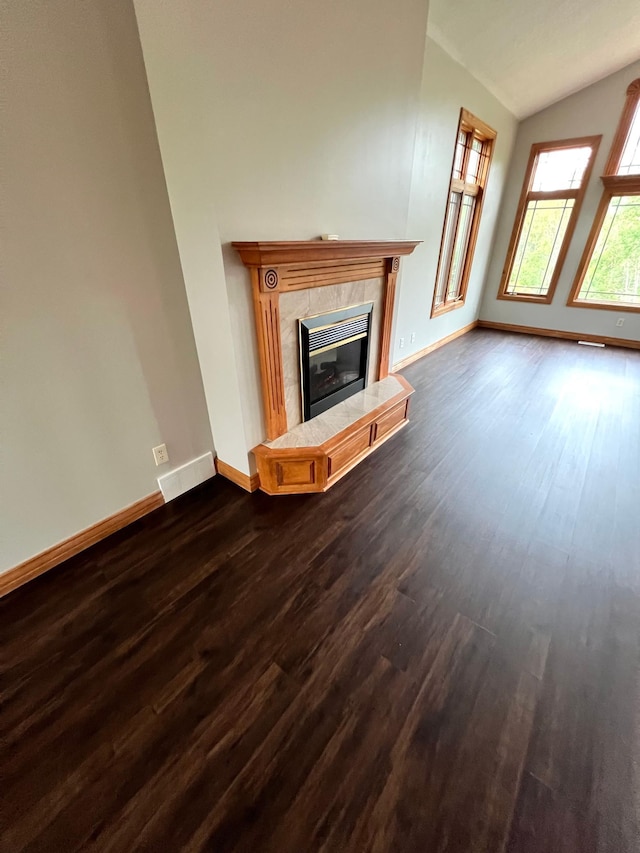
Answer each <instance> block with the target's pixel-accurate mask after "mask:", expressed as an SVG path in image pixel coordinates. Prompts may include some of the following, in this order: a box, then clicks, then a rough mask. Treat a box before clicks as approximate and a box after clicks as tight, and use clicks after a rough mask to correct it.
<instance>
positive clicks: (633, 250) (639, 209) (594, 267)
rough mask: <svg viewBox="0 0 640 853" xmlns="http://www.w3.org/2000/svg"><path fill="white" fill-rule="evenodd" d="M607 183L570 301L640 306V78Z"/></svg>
mask: <svg viewBox="0 0 640 853" xmlns="http://www.w3.org/2000/svg"><path fill="white" fill-rule="evenodd" d="M602 183H603V184H604V192H603V194H602V198H601V200H600V205H599V207H598V210H597V212H596V216H595V219H594V223H593V227H592V229H591V233H590V235H589V239H588V240H587V245H586V247H585V251H584V254H583V256H582V260H581V261H580V266H579V267H578V273H577V275H576V280H575V282H574V284H573V288H572V289H571V293H570V295H569V300H568V303H567V304H568V305H571V306H574V307H583V308H605V309H610V310H614V311H620V310H627V311H640V78H639V79H638V80H634V81H633V83H631V85H630V86H629V88H628V89H627V97H626V101H625V105H624V108H623V111H622V116H621V118H620V122H619V124H618V129H617V131H616V135H615V137H614V140H613V144H612V146H611V152H610V154H609V159H608V161H607V165H606V166H605V173H604V175H603V176H602Z"/></svg>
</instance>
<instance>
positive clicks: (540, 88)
mask: <svg viewBox="0 0 640 853" xmlns="http://www.w3.org/2000/svg"><path fill="white" fill-rule="evenodd" d="M428 31H429V35H430V36H431V38H432V39H433V40H434V41H436V42H437V43H438V44H439V45H440V46H441V47H442V48H444V50H446V51H447V53H449V54H450V55H451V56H453V58H454V59H457V60H458V61H459V62H460V63H461V64H462V65H464V66H465V67H466V68H467V69H468V70H469V71H470V72H471V73H472V74H473V75H474V77H476V78H477V79H478V80H479V81H480V82H481V83H483V84H484V85H485V86H486V87H487V89H489V91H490V92H492V93H493V94H494V95H495V96H496V97H497V98H498V100H500V101H501V102H502V103H503V104H504V106H506V107H507V108H508V109H509V110H511V111H512V112H513V113H514V114H515V115H516V116H517V117H518V118H526V117H527V116H529V115H532V114H533V113H536V112H538V111H539V110H541V109H544V108H545V107H547V106H549V104H552V103H554V102H555V101H559V100H561V99H562V98H564V97H566V96H567V95H570V94H572V93H573V92H577V91H578V90H580V89H582V88H584V87H585V86H589V85H590V84H592V83H595V82H596V81H597V80H600V79H602V78H603V77H607V76H608V75H609V74H613V73H614V72H615V71H618V70H620V69H621V68H624V67H625V66H626V65H629V64H630V63H632V62H634V61H635V60H637V59H640V3H638V0H606V2H604V0H536V2H533V3H532V2H531V0H483V2H482V3H478V2H477V0H456V2H452V0H431V2H430V4H429V23H428Z"/></svg>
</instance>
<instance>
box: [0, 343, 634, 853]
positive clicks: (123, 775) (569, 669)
mask: <svg viewBox="0 0 640 853" xmlns="http://www.w3.org/2000/svg"><path fill="white" fill-rule="evenodd" d="M406 376H407V378H408V379H409V380H410V381H411V383H412V384H413V385H414V386H415V388H416V394H415V395H414V398H413V402H412V410H411V423H410V425H409V427H408V428H407V429H406V430H404V431H403V432H402V433H400V434H399V435H397V436H396V437H395V438H394V439H393V440H392V441H390V442H389V443H388V444H387V445H386V446H384V447H383V448H382V449H380V450H379V451H378V452H377V453H376V454H374V455H373V456H372V457H370V458H369V459H368V460H366V461H365V462H364V463H362V464H361V465H360V466H358V467H357V468H356V469H355V470H354V471H353V472H352V473H351V474H350V475H349V476H347V477H346V478H345V479H344V480H343V481H341V482H340V483H338V484H337V485H336V486H335V487H334V488H333V489H332V490H331V491H330V492H328V493H327V494H326V495H317V496H316V495H314V496H311V495H310V496H299V497H288V498H269V497H266V496H265V495H262V494H254V495H248V494H246V493H244V492H243V491H242V490H240V489H239V488H237V487H236V486H234V485H232V484H231V483H229V482H227V481H225V480H223V479H222V478H220V477H217V478H215V480H213V481H210V482H209V483H207V484H205V485H204V486H203V487H200V488H199V489H197V490H195V491H193V492H192V493H190V494H188V495H186V496H184V497H183V498H181V499H179V500H177V501H175V502H173V503H172V504H170V505H167V506H166V507H163V508H162V509H160V510H157V511H155V512H154V513H152V514H151V515H149V516H148V517H146V518H144V519H142V520H140V521H138V522H136V523H135V524H133V525H132V526H131V527H129V528H127V529H126V530H123V531H121V532H119V533H117V534H115V535H114V536H112V537H111V538H110V539H108V540H105V541H104V542H102V543H100V544H99V545H97V546H94V547H93V548H91V549H90V550H89V551H87V552H85V553H84V554H81V555H78V556H77V557H74V558H73V559H72V560H69V561H68V562H67V563H65V564H64V565H62V566H60V567H58V568H57V569H54V570H52V571H51V572H49V573H48V574H47V575H44V576H42V577H41V578H39V579H37V580H35V581H34V582H32V583H30V584H28V585H27V586H25V587H23V588H21V589H19V590H17V591H16V592H15V593H13V594H12V595H10V596H8V597H6V598H5V599H3V600H2V601H1V602H0V647H1V654H2V658H1V661H0V666H1V676H2V687H3V701H2V706H1V709H0V737H1V738H2V741H1V744H2V781H1V788H0V798H1V799H2V822H3V827H2V837H1V841H0V849H2V850H3V851H11V853H17V851H46V853H57V851H64V853H72V851H79V850H93V851H114V853H120V851H122V853H130V851H134V850H149V851H160V850H162V851H165V850H166V851H183V850H185V851H212V853H223V851H241V852H242V853H244V851H247V853H249V851H251V853H260V851H278V853H289V851H291V853H311V851H325V853H338V851H339V853H345V852H346V853H362V851H375V853H414V851H415V853H444V851H447V852H448V851H455V852H456V853H501V851H505V853H507V851H508V853H532V852H533V851H535V853H637V851H638V850H640V763H639V759H640V666H639V663H640V656H639V652H640V353H637V352H633V351H627V350H620V349H606V350H599V349H598V350H594V349H586V348H581V347H580V346H578V345H576V344H572V343H566V342H561V341H555V340H547V339H541V338H535V337H527V336H523V335H510V334H505V333H499V332H491V331H486V330H482V331H480V330H479V331H475V332H471V333H469V334H468V335H466V336H465V337H463V338H460V339H458V340H457V341H455V342H454V343H452V344H449V345H448V346H447V347H444V348H442V349H440V350H438V351H437V352H435V353H433V354H432V355H430V356H429V357H428V358H426V359H424V360H423V361H421V362H418V363H416V364H414V365H412V366H411V367H410V368H408V369H407V370H406Z"/></svg>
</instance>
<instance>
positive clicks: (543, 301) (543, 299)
mask: <svg viewBox="0 0 640 853" xmlns="http://www.w3.org/2000/svg"><path fill="white" fill-rule="evenodd" d="M497 298H498V299H506V300H507V301H508V302H535V303H537V304H538V305H550V304H551V300H552V299H553V293H551V292H549V293H547V294H545V295H544V296H524V295H522V296H521V295H520V294H519V293H499V294H498V297H497Z"/></svg>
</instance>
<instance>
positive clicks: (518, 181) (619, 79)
mask: <svg viewBox="0 0 640 853" xmlns="http://www.w3.org/2000/svg"><path fill="white" fill-rule="evenodd" d="M638 76H640V62H636V63H634V64H633V65H630V66H628V67H627V68H625V69H624V70H622V71H619V72H617V73H616V74H612V75H611V76H610V77H607V78H605V79H604V80H601V81H600V82H599V83H595V84H594V85H593V86H589V87H588V88H586V89H583V90H582V91H581V92H578V93H577V94H575V95H571V96H570V97H568V98H565V99H564V100H563V101H560V102H559V103H557V104H553V106H551V107H548V108H547V109H546V110H542V112H539V113H537V114H536V115H534V116H531V117H530V118H528V119H526V121H524V122H522V124H521V125H520V127H519V130H518V136H517V140H516V146H515V149H514V154H513V159H512V162H511V168H510V170H509V178H508V181H507V188H506V191H505V196H504V203H503V206H502V209H501V212H500V220H499V223H498V229H497V232H496V241H495V247H494V252H493V257H492V262H491V265H490V267H489V272H488V275H487V281H486V285H485V291H484V297H483V302H482V308H481V313H480V316H481V317H482V319H484V320H492V321H494V322H499V323H510V324H514V325H520V326H533V327H537V328H544V329H556V330H559V331H570V332H580V333H583V334H592V335H606V336H611V337H623V338H628V339H632V340H640V314H635V313H632V312H625V311H623V310H620V312H618V311H599V310H597V309H594V308H569V307H568V306H567V304H566V302H567V298H568V296H569V292H570V290H571V285H572V284H573V281H574V278H575V275H576V272H577V269H578V264H579V262H580V257H581V255H582V252H583V250H584V246H585V243H586V240H587V237H588V235H589V231H590V230H591V225H592V223H593V218H594V215H595V212H596V208H597V207H598V203H599V201H600V198H601V195H602V182H601V181H600V177H599V176H600V175H601V174H602V172H603V170H604V165H605V163H606V161H607V158H608V157H609V150H610V148H611V143H612V141H613V136H614V134H615V131H616V127H617V125H618V121H619V119H620V115H621V112H622V107H623V105H624V101H625V93H626V89H627V86H628V85H629V83H631V81H632V80H634V79H635V78H636V77H638ZM599 133H601V134H602V142H601V143H600V149H599V152H598V155H597V158H596V161H595V164H594V169H593V174H592V176H591V181H590V183H589V186H588V188H587V191H586V194H585V197H584V203H583V206H582V210H581V211H580V215H579V217H578V222H577V225H576V230H575V232H574V234H573V239H572V240H571V245H570V247H569V251H568V253H567V256H566V259H565V262H564V267H563V270H562V273H561V275H560V279H559V281H558V287H557V289H556V293H555V296H554V299H553V302H552V303H551V305H536V304H532V303H524V302H522V303H519V302H515V301H514V302H512V301H506V300H499V299H496V295H497V292H498V287H499V285H500V276H501V274H502V268H503V266H504V260H505V257H506V254H507V247H508V244H509V238H510V236H511V230H512V228H513V221H514V217H515V214H516V208H517V206H518V198H519V196H520V192H521V189H522V181H523V180H524V173H525V169H526V164H527V160H528V158H529V151H530V149H531V145H532V144H533V143H534V142H544V141H548V140H555V139H568V138H571V137H574V136H591V135H593V134H599ZM618 317H624V326H623V328H622V329H620V328H618V327H616V320H617V319H618Z"/></svg>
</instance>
